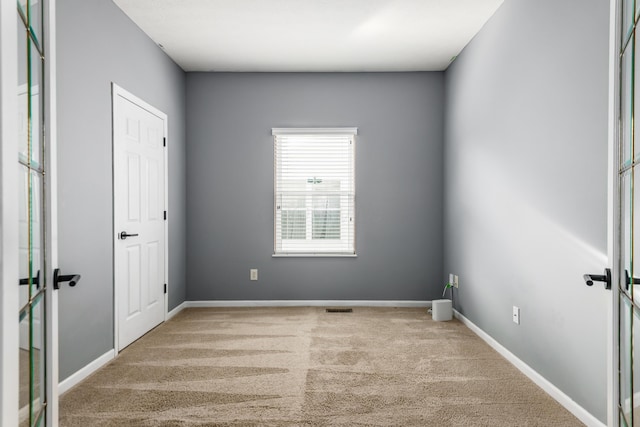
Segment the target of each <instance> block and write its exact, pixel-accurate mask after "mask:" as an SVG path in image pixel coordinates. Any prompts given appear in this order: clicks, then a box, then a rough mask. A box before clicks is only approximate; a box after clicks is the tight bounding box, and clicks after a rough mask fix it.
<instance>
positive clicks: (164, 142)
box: [162, 136, 167, 147]
mask: <svg viewBox="0 0 640 427" xmlns="http://www.w3.org/2000/svg"><path fill="white" fill-rule="evenodd" d="M162 146H163V147H166V146H167V137H165V136H163V137H162Z"/></svg>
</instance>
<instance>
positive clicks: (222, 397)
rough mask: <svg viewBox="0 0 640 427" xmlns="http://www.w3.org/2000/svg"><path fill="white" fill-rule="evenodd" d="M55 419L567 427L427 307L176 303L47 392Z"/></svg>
mask: <svg viewBox="0 0 640 427" xmlns="http://www.w3.org/2000/svg"><path fill="white" fill-rule="evenodd" d="M60 425H61V426H83V427H84V426H159V425H161V426H200V425H207V426H365V425H367V426H369V425H370V426H392V425H393V426H438V427H439V426H545V427H548V426H580V425H582V424H581V423H580V422H579V421H578V420H577V419H576V418H575V417H574V416H573V415H571V414H570V413H569V412H568V411H566V410H565V409H564V408H562V407H561V406H560V405H559V404H558V403H556V402H555V401H554V400H553V399H552V398H550V397H549V396H548V395H547V394H546V393H545V392H543V391H542V390H541V389H540V388H539V387H538V386H536V385H535V384H533V383H532V382H531V381H529V380H528V379H527V378H526V377H525V376H524V375H523V374H521V373H520V372H519V371H518V370H516V369H515V368H514V367H513V366H512V365H511V364H509V363H508V362H507V361H506V360H505V359H503V358H502V357H501V356H500V355H499V354H498V353H496V352H495V351H494V350H493V349H491V348H490V347H489V346H488V345H486V344H485V343H484V342H483V341H482V340H480V339H479V338H478V337H477V336H476V335H474V334H473V332H471V331H470V330H469V329H468V328H466V327H465V326H464V325H462V324H461V323H459V322H458V321H455V320H454V321H451V322H433V321H432V320H431V315H429V314H427V311H426V309H413V308H361V307H355V308H354V312H353V313H326V312H325V311H324V309H323V308H224V309H187V310H184V311H182V312H181V313H180V314H179V315H177V316H176V317H174V318H173V319H172V320H170V321H168V322H166V323H165V324H163V325H161V326H160V327H158V328H156V329H155V330H153V331H151V332H150V333H149V334H147V335H146V336H144V337H142V338H141V339H140V340H138V341H137V342H135V343H134V344H132V345H131V346H129V347H128V348H127V349H125V350H124V351H123V352H121V353H120V355H119V356H118V357H117V358H116V359H115V360H114V361H112V362H111V363H109V364H108V365H107V366H105V367H104V368H103V369H101V370H100V371H98V372H96V373H95V374H94V375H92V376H91V377H89V378H88V379H87V380H85V381H84V382H83V383H82V384H80V385H78V386H77V387H75V388H73V389H72V390H70V391H68V392H67V393H66V394H64V395H63V396H62V397H61V400H60Z"/></svg>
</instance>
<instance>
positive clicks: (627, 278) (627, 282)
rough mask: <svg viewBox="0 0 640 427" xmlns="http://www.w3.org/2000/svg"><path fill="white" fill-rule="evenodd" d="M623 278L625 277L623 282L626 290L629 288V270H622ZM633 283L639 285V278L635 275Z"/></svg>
mask: <svg viewBox="0 0 640 427" xmlns="http://www.w3.org/2000/svg"><path fill="white" fill-rule="evenodd" d="M624 278H625V281H624V284H625V285H626V288H627V290H629V285H630V284H631V277H630V276H629V270H625V271H624ZM633 284H634V285H640V279H639V278H637V277H634V278H633Z"/></svg>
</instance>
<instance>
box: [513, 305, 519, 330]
mask: <svg viewBox="0 0 640 427" xmlns="http://www.w3.org/2000/svg"><path fill="white" fill-rule="evenodd" d="M513 323H515V324H516V325H519V324H520V307H516V306H515V305H514V306H513Z"/></svg>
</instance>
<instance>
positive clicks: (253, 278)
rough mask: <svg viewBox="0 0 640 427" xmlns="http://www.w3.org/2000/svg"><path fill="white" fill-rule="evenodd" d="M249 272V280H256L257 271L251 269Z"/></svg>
mask: <svg viewBox="0 0 640 427" xmlns="http://www.w3.org/2000/svg"><path fill="white" fill-rule="evenodd" d="M250 272H251V273H250V276H251V280H258V269H257V268H252V269H251V270H250Z"/></svg>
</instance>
